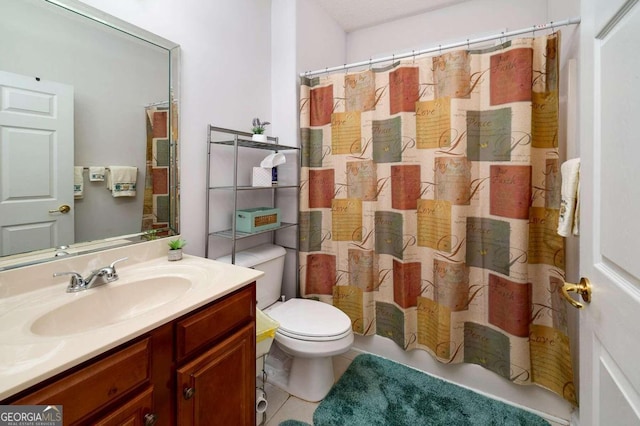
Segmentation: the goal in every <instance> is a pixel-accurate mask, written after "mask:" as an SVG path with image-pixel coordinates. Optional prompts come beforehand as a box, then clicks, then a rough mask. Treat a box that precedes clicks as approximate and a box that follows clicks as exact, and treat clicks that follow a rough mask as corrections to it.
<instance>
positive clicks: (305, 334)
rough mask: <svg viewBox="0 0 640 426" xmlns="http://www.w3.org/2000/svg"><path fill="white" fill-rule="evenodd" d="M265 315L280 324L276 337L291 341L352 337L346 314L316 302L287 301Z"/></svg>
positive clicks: (333, 307)
mask: <svg viewBox="0 0 640 426" xmlns="http://www.w3.org/2000/svg"><path fill="white" fill-rule="evenodd" d="M268 315H269V316H270V317H271V318H273V319H274V320H276V321H278V322H279V323H280V327H279V328H278V330H277V331H276V333H280V334H281V335H284V336H287V337H290V338H292V339H297V340H306V341H315V342H318V341H331V340H339V339H342V338H344V337H346V336H349V335H350V334H351V333H352V331H351V319H350V318H349V317H348V316H347V314H345V313H344V312H342V311H341V310H340V309H338V308H336V307H335V306H331V305H329V304H326V303H323V302H319V301H316V300H309V299H289V300H288V301H286V302H285V303H282V304H279V305H278V306H276V307H274V308H273V309H270V310H269V311H268Z"/></svg>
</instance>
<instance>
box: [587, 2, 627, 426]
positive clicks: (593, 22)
mask: <svg viewBox="0 0 640 426" xmlns="http://www.w3.org/2000/svg"><path fill="white" fill-rule="evenodd" d="M621 3H624V2H620V1H616V2H613V4H615V5H616V6H617V7H616V8H615V10H609V9H610V6H611V4H612V3H611V2H609V0H583V1H582V3H581V15H582V22H581V24H580V27H581V28H580V30H581V39H580V48H581V66H580V71H579V72H580V78H581V85H580V98H581V101H580V109H581V113H580V123H581V126H580V142H581V147H580V150H581V157H582V165H581V171H580V173H581V186H582V188H581V197H582V218H581V221H582V223H581V241H580V269H581V275H582V276H585V277H588V278H589V279H590V280H591V283H592V285H593V294H592V302H591V303H590V304H587V305H586V306H585V308H584V309H583V310H582V311H581V314H580V386H579V393H580V394H579V398H580V414H579V416H580V425H581V426H590V425H604V426H607V425H616V426H619V425H621V426H624V425H640V335H639V333H638V330H639V329H640V167H639V165H640V54H639V53H638V47H639V46H640V3H637V0H633V1H628V2H626V3H624V4H621ZM603 11H608V12H609V15H608V16H603Z"/></svg>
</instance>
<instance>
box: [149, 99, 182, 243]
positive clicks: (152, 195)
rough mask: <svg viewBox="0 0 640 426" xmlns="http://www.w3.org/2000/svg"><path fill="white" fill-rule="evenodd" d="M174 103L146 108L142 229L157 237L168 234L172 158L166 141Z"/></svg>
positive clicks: (175, 129) (174, 128)
mask: <svg viewBox="0 0 640 426" xmlns="http://www.w3.org/2000/svg"><path fill="white" fill-rule="evenodd" d="M176 111H177V108H176V105H174V108H171V109H170V108H169V102H166V103H165V104H163V106H148V107H146V108H145V117H146V123H147V145H146V146H147V151H146V152H147V154H146V159H147V161H146V170H145V185H144V201H143V207H142V227H141V230H142V231H155V230H158V232H155V233H154V234H153V235H154V236H156V237H161V236H167V235H169V230H168V229H169V222H170V218H171V211H170V207H171V203H170V193H169V180H170V176H169V163H170V160H171V152H170V146H171V145H170V144H171V142H170V140H169V114H170V113H172V112H173V113H174V114H177V112H176ZM173 123H174V126H173V127H172V130H173V132H174V135H173V140H174V141H177V140H178V138H177V127H176V126H175V123H177V120H176V119H175V117H174V119H173Z"/></svg>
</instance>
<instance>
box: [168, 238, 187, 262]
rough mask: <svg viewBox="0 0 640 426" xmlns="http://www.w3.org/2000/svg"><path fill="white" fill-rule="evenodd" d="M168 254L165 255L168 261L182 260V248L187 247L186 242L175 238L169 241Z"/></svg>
mask: <svg viewBox="0 0 640 426" xmlns="http://www.w3.org/2000/svg"><path fill="white" fill-rule="evenodd" d="M167 244H169V253H167V258H168V259H169V260H180V259H182V247H184V246H185V245H187V242H186V241H185V240H183V239H182V238H176V239H175V240H171V241H169V242H168V243H167Z"/></svg>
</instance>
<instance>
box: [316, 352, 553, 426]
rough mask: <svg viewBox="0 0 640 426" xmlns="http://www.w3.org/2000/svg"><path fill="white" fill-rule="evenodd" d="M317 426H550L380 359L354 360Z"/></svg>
mask: <svg viewBox="0 0 640 426" xmlns="http://www.w3.org/2000/svg"><path fill="white" fill-rule="evenodd" d="M313 424H314V426H360V425H362V426H374V425H380V426H405V425H407V426H423V425H446V426H452V425H456V426H457V425H473V426H475V425H482V426H484V425H527V426H529V425H545V426H548V425H549V423H547V421H545V420H544V419H542V418H541V417H539V416H536V415H535V414H532V413H530V412H528V411H524V410H521V409H519V408H516V407H512V406H510V405H507V404H505V403H502V402H500V401H496V400H493V399H491V398H488V397H486V396H483V395H480V394H478V393H476V392H473V391H470V390H468V389H464V388H461V387H459V386H456V385H453V384H451V383H447V382H445V381H443V380H440V379H437V378H435V377H431V376H429V375H427V374H425V373H421V372H420V371H417V370H414V369H412V368H410V367H407V366H404V365H402V364H398V363H396V362H393V361H389V360H386V359H384V358H380V357H377V356H374V355H369V354H363V355H359V356H357V357H356V359H354V360H353V362H352V363H351V365H350V366H349V368H348V369H347V371H345V373H344V374H343V375H342V377H341V378H340V380H338V382H337V383H336V384H335V385H334V386H333V388H331V390H330V391H329V394H328V395H327V396H326V398H325V399H324V400H323V401H322V402H321V403H320V405H319V406H318V408H317V409H316V411H315V412H314V413H313Z"/></svg>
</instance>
